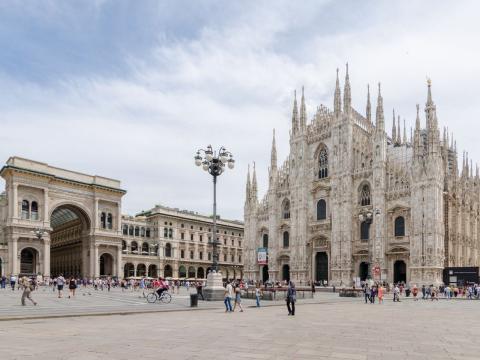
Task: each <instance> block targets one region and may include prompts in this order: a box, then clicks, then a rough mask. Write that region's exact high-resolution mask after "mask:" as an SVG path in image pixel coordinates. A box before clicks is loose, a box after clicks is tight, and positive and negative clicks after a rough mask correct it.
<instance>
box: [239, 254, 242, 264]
mask: <svg viewBox="0 0 480 360" xmlns="http://www.w3.org/2000/svg"><path fill="white" fill-rule="evenodd" d="M238 262H239V263H241V262H242V255H238Z"/></svg>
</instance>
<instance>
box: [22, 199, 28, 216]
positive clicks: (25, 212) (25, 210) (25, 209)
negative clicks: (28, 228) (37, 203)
mask: <svg viewBox="0 0 480 360" xmlns="http://www.w3.org/2000/svg"><path fill="white" fill-rule="evenodd" d="M22 219H30V203H29V202H28V200H23V201H22Z"/></svg>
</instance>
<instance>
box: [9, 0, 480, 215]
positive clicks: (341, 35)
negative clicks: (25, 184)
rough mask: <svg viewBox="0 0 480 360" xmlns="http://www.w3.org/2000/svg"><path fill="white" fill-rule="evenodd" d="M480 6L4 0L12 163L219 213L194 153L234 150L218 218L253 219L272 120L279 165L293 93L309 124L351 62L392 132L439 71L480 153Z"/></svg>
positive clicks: (128, 206)
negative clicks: (252, 174) (302, 102)
mask: <svg viewBox="0 0 480 360" xmlns="http://www.w3.org/2000/svg"><path fill="white" fill-rule="evenodd" d="M479 12H480V3H479V2H477V1H462V2H453V1H439V0H437V1H421V2H420V1H361V2H360V1H322V0H316V1H283V0H272V1H248V0H247V1H208V0H205V1H202V0H199V1H194V2H192V1H186V0H185V1H184V0H173V1H153V0H152V1H149V0H144V1H134V0H132V1H127V0H118V1H107V0H105V1H103V0H97V1H88V2H87V1H49V0H45V1H35V2H32V1H9V0H5V1H2V2H0V159H1V161H2V162H6V161H7V159H8V158H9V157H10V156H14V155H16V156H21V157H26V158H29V159H33V160H38V161H42V162H46V163H48V164H50V165H52V166H57V167H62V168H67V169H70V170H75V171H80V172H85V173H88V174H92V175H101V176H106V177H111V178H114V179H118V180H120V181H121V182H122V188H124V189H126V190H127V194H126V195H125V197H124V199H123V211H124V212H125V213H128V214H132V215H133V214H136V213H138V212H140V211H142V210H147V209H150V208H152V207H153V206H154V205H155V204H162V205H166V206H170V207H177V208H180V209H189V210H193V211H198V212H200V213H203V214H211V213H212V210H211V208H212V193H213V190H212V179H211V177H210V176H209V175H208V174H206V173H205V172H203V171H202V170H201V169H199V168H197V167H195V165H194V160H193V156H194V155H195V152H196V151H197V149H199V148H205V147H206V146H207V145H208V144H212V146H214V147H215V148H218V147H220V146H222V145H223V146H225V147H226V148H227V149H228V150H230V151H231V152H232V153H233V154H234V158H235V160H236V167H235V169H233V170H228V171H226V172H225V173H224V174H222V175H221V177H220V178H219V181H218V212H219V214H220V215H221V216H222V218H230V219H240V220H241V219H243V204H244V199H245V182H246V174H247V167H248V165H249V164H250V166H252V164H253V162H255V163H256V170H257V178H258V182H259V196H260V198H261V197H262V196H263V194H264V193H265V191H266V187H267V183H268V178H267V177H268V170H267V169H268V166H269V164H270V149H271V141H272V130H273V129H274V128H275V129H276V138H277V151H278V159H279V164H281V163H283V161H284V159H285V158H286V157H287V155H288V151H289V144H288V141H289V128H290V122H291V112H292V103H293V92H294V90H295V89H297V90H298V91H300V89H301V87H302V86H304V87H305V96H306V103H307V114H308V118H309V121H310V120H311V119H312V117H313V115H314V111H315V109H316V107H317V106H319V105H320V104H324V105H326V106H328V107H330V108H332V104H333V91H334V84H335V73H336V68H337V67H338V68H340V76H341V82H342V84H343V77H344V75H345V63H347V62H348V64H349V74H350V81H351V84H352V98H353V106H354V107H355V108H356V109H357V110H358V111H359V112H360V113H362V114H364V113H365V104H366V89H367V84H371V86H372V88H373V89H376V84H377V83H378V82H381V83H382V95H383V98H384V109H385V113H386V119H387V129H390V128H391V118H390V117H389V115H388V114H391V112H392V109H393V108H395V111H396V113H397V114H399V115H400V116H401V117H402V119H403V118H405V120H406V123H407V126H410V125H412V126H413V125H414V120H415V105H416V104H417V103H419V104H420V106H421V107H422V108H423V106H424V104H425V101H426V91H427V86H426V79H427V77H428V78H431V79H432V92H433V100H434V102H435V103H436V105H437V115H438V119H439V125H440V126H442V127H443V126H448V128H449V131H450V132H453V133H454V137H455V139H456V140H457V147H458V150H459V153H460V154H461V153H462V151H463V150H467V151H469V158H471V159H473V160H474V162H475V161H480V147H479V146H478V145H477V143H478V141H477V137H478V136H477V135H476V134H478V133H477V131H480V103H479V99H480V92H479V90H478V89H479V88H480V71H479V70H480V46H479V44H480V42H479V41H478V39H479V35H480V22H479V21H478V17H477V14H478V13H479ZM372 98H373V100H374V101H373V104H372V108H375V103H376V101H375V100H376V94H375V93H373V94H372ZM422 122H423V124H424V123H425V120H424V119H422ZM459 160H460V161H461V159H459ZM3 187H4V183H3V182H1V183H0V189H1V188H3Z"/></svg>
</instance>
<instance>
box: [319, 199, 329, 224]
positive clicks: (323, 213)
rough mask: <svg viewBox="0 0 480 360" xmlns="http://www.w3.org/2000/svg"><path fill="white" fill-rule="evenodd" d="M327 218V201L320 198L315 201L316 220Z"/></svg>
mask: <svg viewBox="0 0 480 360" xmlns="http://www.w3.org/2000/svg"><path fill="white" fill-rule="evenodd" d="M326 218H327V203H326V202H325V200H323V199H320V200H318V202H317V220H325V219H326Z"/></svg>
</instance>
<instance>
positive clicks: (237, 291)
mask: <svg viewBox="0 0 480 360" xmlns="http://www.w3.org/2000/svg"><path fill="white" fill-rule="evenodd" d="M237 305H238V307H239V308H240V312H243V307H242V292H241V290H240V286H239V285H236V286H235V304H234V305H233V312H235V309H236V308H237Z"/></svg>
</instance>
